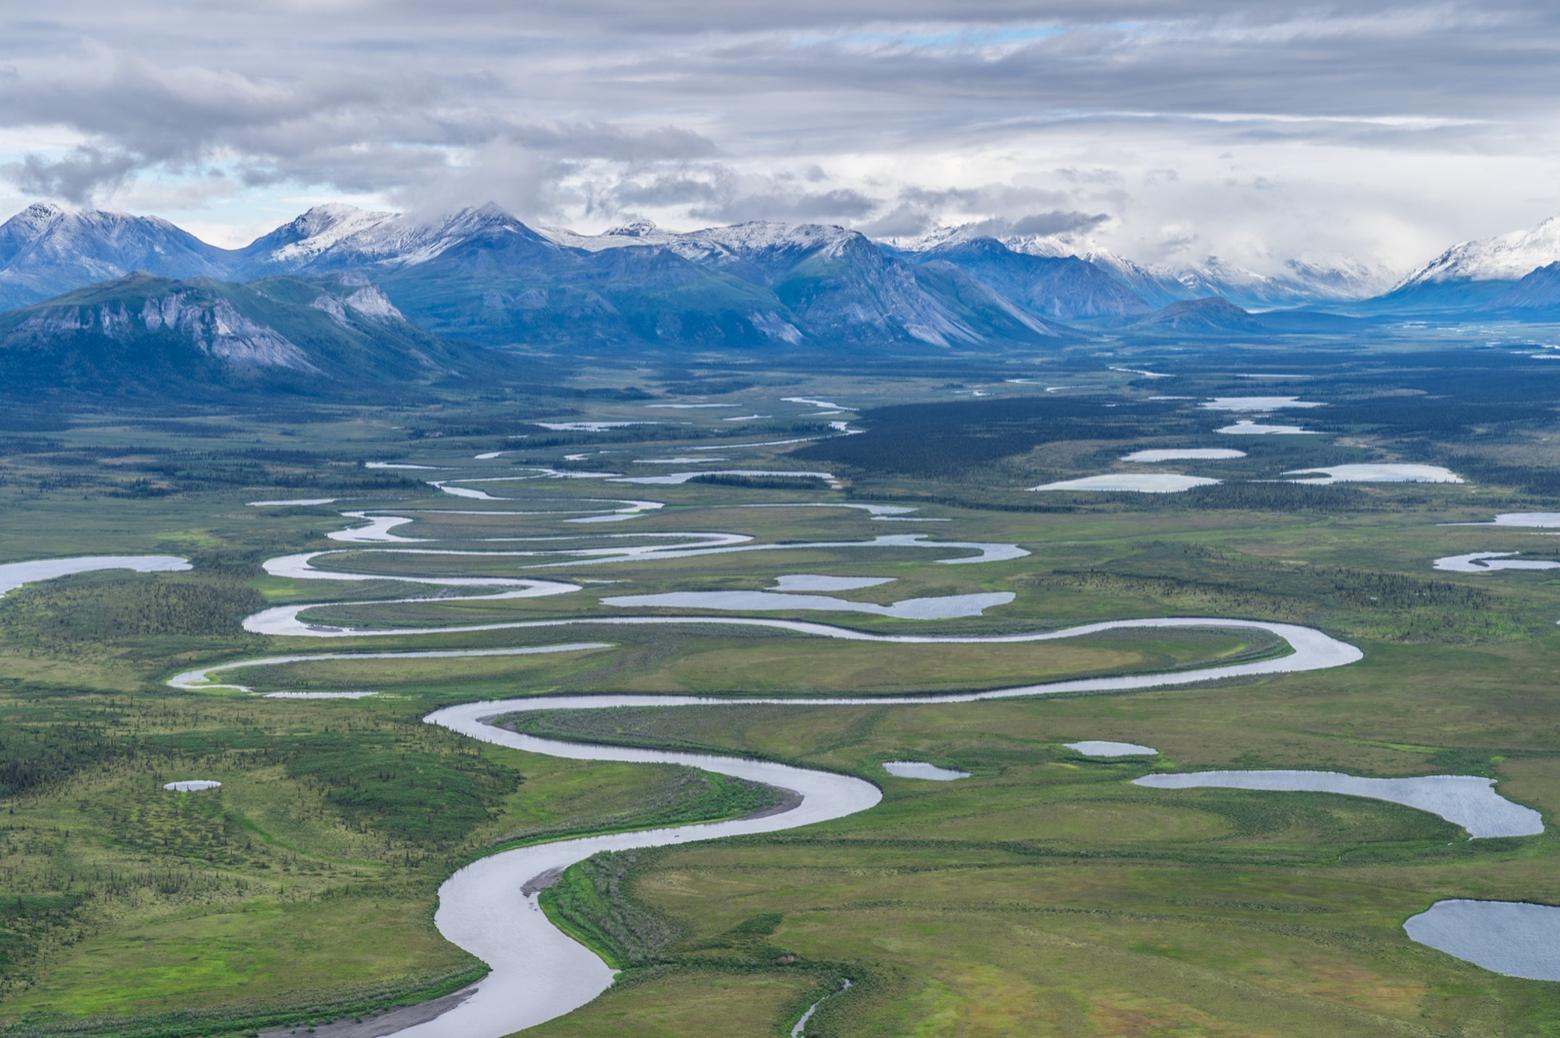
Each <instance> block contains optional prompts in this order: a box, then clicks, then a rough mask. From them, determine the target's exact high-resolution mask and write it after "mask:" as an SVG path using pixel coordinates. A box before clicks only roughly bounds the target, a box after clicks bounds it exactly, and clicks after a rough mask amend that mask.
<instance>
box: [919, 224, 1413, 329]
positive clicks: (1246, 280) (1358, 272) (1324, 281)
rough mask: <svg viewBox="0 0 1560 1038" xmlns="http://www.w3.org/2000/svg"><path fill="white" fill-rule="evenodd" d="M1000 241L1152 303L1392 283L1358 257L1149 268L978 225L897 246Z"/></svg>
mask: <svg viewBox="0 0 1560 1038" xmlns="http://www.w3.org/2000/svg"><path fill="white" fill-rule="evenodd" d="M992 237H995V240H997V241H1000V242H1001V243H1002V244H1003V245H1004V246H1006V247H1007V248H1008V249H1009V250H1010V251H1013V252H1017V253H1023V254H1025V255H1030V256H1038V257H1044V258H1049V259H1068V258H1076V259H1079V260H1082V261H1084V262H1086V263H1089V264H1090V265H1092V266H1094V267H1097V268H1099V269H1101V270H1103V271H1106V272H1108V273H1109V274H1111V275H1113V276H1114V277H1115V278H1116V279H1117V280H1118V281H1119V282H1120V283H1121V285H1122V286H1124V287H1125V288H1126V289H1128V290H1129V291H1130V292H1131V293H1132V294H1133V295H1135V296H1137V297H1138V299H1139V300H1141V301H1142V302H1143V303H1144V304H1146V306H1147V307H1148V308H1150V309H1152V308H1154V307H1161V306H1164V305H1166V304H1167V303H1173V302H1177V301H1180V300H1191V299H1205V298H1208V297H1210V296H1219V297H1222V298H1225V299H1228V300H1230V301H1232V302H1234V303H1237V304H1239V305H1241V306H1244V307H1251V308H1253V309H1272V308H1280V307H1284V308H1287V307H1295V306H1304V305H1308V304H1313V303H1329V302H1338V301H1343V300H1358V299H1365V298H1367V297H1369V296H1373V295H1375V294H1377V293H1379V292H1381V291H1383V290H1384V289H1385V288H1386V287H1387V286H1388V285H1389V284H1390V283H1391V281H1390V278H1389V276H1388V275H1387V274H1386V273H1385V272H1384V271H1382V270H1380V269H1377V268H1373V267H1369V266H1366V265H1365V264H1360V263H1348V262H1343V263H1335V264H1325V263H1318V262H1313V261H1309V260H1303V259H1292V260H1288V261H1287V262H1286V263H1285V264H1284V266H1283V269H1282V270H1281V271H1280V272H1279V273H1277V274H1259V273H1257V272H1255V271H1252V270H1247V269H1245V268H1243V267H1238V266H1235V265H1233V264H1230V263H1227V262H1225V261H1223V260H1221V259H1219V258H1218V257H1217V256H1210V257H1208V258H1207V259H1205V260H1203V261H1202V262H1201V263H1198V264H1193V265H1189V266H1184V267H1170V266H1150V265H1145V264H1141V263H1137V262H1134V261H1133V260H1130V259H1127V258H1125V257H1123V256H1119V255H1117V254H1116V253H1113V252H1111V251H1110V250H1108V249H1106V248H1104V247H1102V246H1100V245H1099V244H1098V243H1095V242H1092V241H1090V240H1088V239H1079V238H1076V237H1074V236H1071V235H1065V234H1064V235H1041V234H1008V235H995V236H993V235H991V233H990V232H989V231H988V230H986V229H985V228H983V227H982V226H981V225H977V224H971V225H966V226H963V227H944V228H940V229H938V230H935V231H932V232H930V233H928V234H924V235H920V236H918V237H915V238H910V239H897V240H895V241H894V242H893V243H892V244H893V245H894V247H895V248H897V249H899V250H901V251H904V252H908V253H917V254H930V253H936V252H938V251H942V250H947V249H950V248H953V247H955V246H958V245H961V244H967V243H970V242H973V241H978V240H981V239H987V240H989V239H991V238H992Z"/></svg>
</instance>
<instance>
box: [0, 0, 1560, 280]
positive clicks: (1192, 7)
mask: <svg viewBox="0 0 1560 1038" xmlns="http://www.w3.org/2000/svg"><path fill="white" fill-rule="evenodd" d="M13 7H14V8H15V10H16V11H20V10H21V5H13ZM262 7H263V8H264V9H263V10H261V8H262ZM221 8H227V10H222V9H221ZM245 8H252V9H248V10H246V9H245ZM733 8H736V9H733ZM1279 8H1280V5H1256V4H1249V3H1226V2H1220V0H1200V2H1194V0H1093V2H1083V0H1067V2H1060V3H1041V4H1035V3H1027V4H1026V3H1012V2H1006V0H969V2H964V3H930V2H925V0H894V2H888V0H831V2H827V3H825V2H822V0H787V2H785V3H763V4H758V3H754V4H742V5H733V4H726V3H706V2H699V0H668V2H663V3H646V2H644V0H621V2H619V0H568V2H565V0H542V2H527V3H515V2H513V0H443V2H441V3H439V4H437V5H435V4H429V3H424V2H413V0H271V2H269V3H265V4H261V3H254V4H237V3H232V4H229V3H217V2H212V0H199V2H196V0H159V2H156V3H153V2H150V0H128V2H127V0H113V2H109V0H51V2H50V3H49V4H46V5H26V16H25V17H22V16H18V15H17V14H15V13H12V14H7V15H6V16H5V17H4V19H3V21H0V29H3V31H0V203H4V205H5V207H6V208H7V209H8V210H9V209H15V208H18V207H19V206H20V205H21V204H23V203H24V202H26V201H28V200H31V199H33V198H38V197H47V198H56V199H61V200H68V201H73V202H80V203H87V202H90V203H94V204H100V205H109V206H113V207H116V208H121V209H127V210H130V211H135V212H155V213H158V214H160V215H164V216H168V217H169V218H171V219H174V220H176V221H177V222H180V223H182V224H184V225H186V226H188V227H190V228H191V229H193V230H195V231H197V233H201V234H202V235H203V236H205V237H207V238H208V239H211V240H214V241H217V242H218V243H220V244H237V243H239V242H241V241H243V240H247V239H248V238H250V237H252V236H254V235H255V234H257V233H259V232H260V231H263V230H265V229H268V228H269V227H271V226H274V225H275V224H276V223H279V222H281V221H282V220H284V219H287V218H290V217H291V216H292V215H295V213H296V212H297V211H299V210H301V209H302V208H304V207H306V206H307V205H309V204H311V203H314V202H318V201H323V200H328V199H334V198H343V199H346V200H349V201H354V202H358V203H366V204H371V205H379V206H386V207H394V208H406V209H413V210H429V211H432V210H442V209H447V208H450V207H453V206H457V205H462V204H467V203H474V202H482V201H486V200H489V199H491V200H494V201H497V202H498V203H500V204H501V205H504V206H506V207H508V208H510V209H512V210H513V211H515V212H516V213H517V214H519V215H520V216H521V217H522V218H524V219H527V220H528V221H532V222H535V223H540V224H563V225H571V226H574V227H577V228H579V229H581V230H599V229H601V228H604V227H607V226H609V225H611V224H614V223H619V222H623V221H625V220H628V219H631V218H635V217H648V218H651V219H654V220H656V221H657V222H659V223H662V224H664V225H667V226H671V227H678V228H690V227H694V226H703V225H707V224H711V223H728V222H735V221H739V220H747V219H762V218H772V219H780V220H791V221H797V220H817V221H828V222H839V223H844V224H847V225H849V226H853V227H856V228H859V229H862V230H865V231H868V232H870V233H876V234H882V235H888V234H902V235H903V234H914V233H917V232H920V231H923V230H926V229H929V228H930V227H933V226H935V225H938V224H943V223H962V222H968V221H990V222H991V226H993V227H1000V228H1008V227H1012V228H1017V229H1023V230H1028V231H1032V232H1037V233H1058V232H1060V233H1071V234H1073V235H1074V236H1076V237H1079V238H1080V239H1082V238H1088V239H1091V240H1094V241H1097V242H1099V243H1101V244H1103V245H1106V246H1108V247H1111V248H1114V249H1116V250H1117V251H1119V252H1122V253H1125V254H1127V255H1130V256H1133V257H1136V258H1139V259H1143V260H1150V261H1195V260H1199V259H1201V258H1203V257H1205V256H1208V255H1210V254H1218V255H1220V256H1223V257H1225V258H1226V259H1229V260H1232V261H1235V262H1240V263H1246V264H1249V265H1252V266H1255V267H1257V268H1259V269H1270V268H1272V267H1274V266H1275V265H1276V264H1277V263H1278V262H1280V261H1281V260H1282V259H1284V258H1287V257H1289V256H1305V257H1308V258H1313V259H1317V260H1335V259H1338V258H1341V257H1354V258H1357V259H1361V260H1365V261H1368V262H1373V263H1379V264H1385V265H1388V266H1390V267H1392V268H1395V269H1402V268H1406V267H1409V266H1412V265H1414V264H1416V263H1418V262H1419V261H1421V260H1423V259H1425V258H1427V256H1428V255H1429V254H1432V253H1434V252H1437V251H1439V250H1440V249H1441V248H1443V247H1444V246H1445V245H1447V244H1449V243H1450V242H1451V241H1454V240H1458V239H1462V238H1468V237H1483V236H1486V235H1489V234H1492V233H1496V232H1500V231H1505V230H1510V229H1513V228H1517V227H1523V226H1528V225H1531V224H1534V223H1536V222H1538V221H1539V220H1541V219H1543V218H1545V217H1547V216H1550V215H1554V214H1555V213H1556V212H1560V200H1557V194H1560V190H1557V185H1560V176H1557V173H1560V166H1557V163H1556V158H1557V151H1560V149H1557V143H1560V140H1557V138H1560V122H1557V119H1556V116H1557V114H1560V111H1557V109H1560V90H1557V89H1556V86H1557V84H1556V80H1557V72H1556V70H1557V69H1560V8H1556V7H1555V6H1554V5H1552V4H1544V3H1512V2H1501V0H1494V2H1490V0H1485V2H1480V3H1472V2H1452V3H1442V4H1422V3H1416V4H1389V3H1378V2H1373V0H1358V2H1355V3H1349V4H1330V5H1316V6H1311V7H1307V8H1304V9H1303V10H1300V9H1294V8H1291V9H1290V10H1287V11H1284V10H1280V9H1279Z"/></svg>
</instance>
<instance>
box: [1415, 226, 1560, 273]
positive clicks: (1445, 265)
mask: <svg viewBox="0 0 1560 1038" xmlns="http://www.w3.org/2000/svg"><path fill="white" fill-rule="evenodd" d="M1557 260H1560V217H1551V218H1549V219H1548V220H1545V221H1544V222H1543V223H1541V224H1539V225H1538V226H1537V227H1535V228H1533V229H1532V230H1528V231H1512V232H1511V233H1510V234H1502V235H1498V236H1496V237H1494V238H1484V239H1482V240H1479V241H1465V242H1461V243H1459V244H1457V245H1453V246H1452V247H1451V248H1449V249H1447V250H1446V251H1445V252H1443V253H1441V254H1440V255H1439V256H1437V257H1436V258H1435V259H1433V260H1431V261H1430V262H1429V263H1426V264H1425V265H1424V266H1423V267H1420V268H1419V269H1418V270H1416V271H1414V272H1413V273H1412V274H1410V275H1409V276H1408V277H1406V278H1404V279H1403V280H1402V282H1400V283H1399V284H1398V286H1397V287H1398V288H1400V289H1401V288H1408V287H1411V286H1414V285H1423V284H1433V283H1436V282H1448V281H1518V280H1521V279H1522V278H1523V277H1525V276H1526V275H1527V274H1529V273H1531V272H1532V271H1534V270H1536V269H1537V268H1539V267H1543V266H1548V265H1549V264H1551V263H1554V262H1555V261H1557Z"/></svg>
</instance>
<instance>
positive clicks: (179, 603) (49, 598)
mask: <svg viewBox="0 0 1560 1038" xmlns="http://www.w3.org/2000/svg"><path fill="white" fill-rule="evenodd" d="M84 581H85V582H83V583H79V584H77V583H71V584H36V585H32V586H28V587H23V588H21V589H19V590H17V591H14V592H12V593H11V594H9V595H7V596H6V602H5V607H6V613H5V618H6V631H5V634H6V640H7V641H9V642H11V643H12V644H15V645H20V646H23V647H27V646H43V647H53V648H61V647H68V646H76V647H81V646H95V645H104V644H113V643H120V642H124V641H125V640H127V639H132V638H144V637H149V636H159V635H235V634H239V633H240V629H241V628H240V622H241V621H242V620H243V618H244V617H246V616H248V615H249V614H250V613H253V612H257V611H258V610H260V609H262V608H264V606H265V599H264V598H263V597H262V596H261V594H260V592H259V591H257V590H255V589H254V588H253V587H250V586H249V585H248V584H246V583H244V581H243V577H242V576H241V575H239V574H238V573H237V572H233V573H229V574H223V573H211V572H206V573H200V572H197V573H194V574H191V575H190V576H188V577H167V576H164V577H160V578H158V579H155V580H115V579H103V578H98V579H93V578H84Z"/></svg>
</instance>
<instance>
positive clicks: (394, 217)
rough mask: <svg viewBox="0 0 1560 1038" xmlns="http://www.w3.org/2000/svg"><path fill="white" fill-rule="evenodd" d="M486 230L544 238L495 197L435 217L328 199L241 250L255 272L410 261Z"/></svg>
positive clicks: (531, 240) (536, 240)
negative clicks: (334, 202) (331, 202)
mask: <svg viewBox="0 0 1560 1038" xmlns="http://www.w3.org/2000/svg"><path fill="white" fill-rule="evenodd" d="M483 235H487V236H489V237H493V236H497V237H499V238H505V237H511V238H519V239H524V240H526V241H527V242H528V243H532V244H541V243H544V242H546V239H545V238H543V237H542V236H541V235H539V234H537V233H536V232H535V231H533V230H531V229H530V228H529V227H527V226H526V225H525V224H523V223H521V222H520V221H519V220H518V219H516V218H515V217H513V216H511V215H510V214H509V213H506V212H505V211H504V210H503V209H500V208H499V207H498V206H496V205H493V204H492V203H489V204H487V205H484V206H479V207H475V208H471V207H468V208H465V209H460V210H457V211H455V212H454V213H450V214H445V215H441V216H438V217H434V218H432V219H423V218H418V217H415V216H409V215H405V214H401V213H381V212H370V211H367V210H362V209H357V208H355V207H353V206H349V205H324V206H316V207H314V208H313V209H310V210H309V211H308V212H306V213H304V214H303V215H302V216H299V217H298V218H297V219H296V220H293V221H292V222H291V223H288V224H285V225H283V226H282V227H279V228H277V229H276V230H274V231H272V232H271V233H270V234H267V235H265V236H263V237H261V238H258V239H256V240H255V241H254V242H251V243H250V244H249V245H247V246H245V247H244V248H243V249H241V250H239V254H240V255H241V256H242V257H243V260H242V263H243V265H244V267H245V268H246V269H247V270H249V271H253V272H260V271H268V272H272V271H286V272H292V273H296V272H302V271H322V270H344V269H351V268H361V267H371V266H410V265H415V264H418V263H426V262H428V261H429V260H432V259H434V258H436V257H438V256H440V255H442V254H443V253H444V252H445V251H447V250H449V249H451V248H454V247H456V246H458V245H461V244H463V243H465V242H468V241H470V240H472V239H473V238H476V237H479V236H483ZM548 244H550V243H548Z"/></svg>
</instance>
